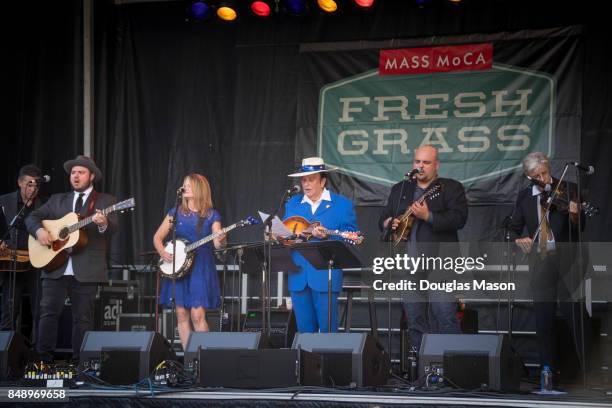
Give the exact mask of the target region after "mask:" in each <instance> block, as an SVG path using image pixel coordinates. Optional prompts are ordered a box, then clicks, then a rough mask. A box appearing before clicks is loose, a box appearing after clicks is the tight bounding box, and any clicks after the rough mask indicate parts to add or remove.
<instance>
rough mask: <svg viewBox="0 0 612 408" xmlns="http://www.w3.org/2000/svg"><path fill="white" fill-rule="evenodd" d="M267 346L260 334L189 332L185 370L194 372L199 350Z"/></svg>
mask: <svg viewBox="0 0 612 408" xmlns="http://www.w3.org/2000/svg"><path fill="white" fill-rule="evenodd" d="M266 346H267V343H266V341H265V340H263V337H262V335H261V333H260V332H248V333H240V332H191V335H190V336H189V340H188V341H187V348H186V349H185V368H187V369H190V370H196V369H197V367H196V366H195V365H194V362H195V360H198V353H199V349H202V350H209V349H214V350H258V349H260V348H264V347H266Z"/></svg>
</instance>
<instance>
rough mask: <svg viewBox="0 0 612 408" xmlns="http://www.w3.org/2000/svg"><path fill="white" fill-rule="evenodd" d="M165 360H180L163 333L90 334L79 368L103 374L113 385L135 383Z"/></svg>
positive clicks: (84, 343)
mask: <svg viewBox="0 0 612 408" xmlns="http://www.w3.org/2000/svg"><path fill="white" fill-rule="evenodd" d="M164 360H176V355H175V354H174V352H173V351H172V349H171V348H170V343H169V342H168V340H166V339H165V338H164V337H162V336H161V335H160V334H159V333H156V332H151V331H143V332H131V331H130V332H95V331H89V332H87V333H85V338H84V339H83V344H82V345H81V353H80V362H79V368H80V369H81V370H83V371H96V372H99V373H100V378H101V379H102V380H104V381H106V382H108V383H110V384H117V385H122V384H134V383H137V382H138V381H140V380H142V379H143V378H146V377H148V376H149V375H150V374H151V372H152V371H153V370H154V369H155V367H156V366H157V365H158V364H159V363H161V362H162V361H164Z"/></svg>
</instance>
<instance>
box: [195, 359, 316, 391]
mask: <svg viewBox="0 0 612 408" xmlns="http://www.w3.org/2000/svg"><path fill="white" fill-rule="evenodd" d="M198 361H199V363H198V367H199V370H198V371H199V373H198V380H199V383H200V385H202V386H205V387H226V388H279V387H294V386H300V385H307V386H319V387H320V386H323V380H322V373H321V356H319V355H318V354H315V353H310V352H308V351H305V350H293V349H262V350H246V349H244V350H220V349H200V353H199V359H198Z"/></svg>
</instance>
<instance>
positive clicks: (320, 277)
mask: <svg viewBox="0 0 612 408" xmlns="http://www.w3.org/2000/svg"><path fill="white" fill-rule="evenodd" d="M329 171H330V169H328V168H326V166H325V163H324V162H323V159H322V158H320V157H309V158H306V159H304V160H302V167H301V168H300V169H299V171H298V172H297V173H293V174H290V175H289V177H300V181H301V184H302V190H303V191H304V194H298V195H296V196H294V197H293V198H292V199H291V200H289V201H288V202H287V204H286V205H285V214H284V219H287V218H290V217H292V216H300V217H303V218H305V219H306V220H307V221H308V222H313V221H318V222H320V225H319V226H316V227H315V228H313V229H312V235H313V237H314V238H317V239H326V238H328V234H327V233H326V229H337V230H344V231H356V230H357V221H356V216H355V210H354V209H353V203H351V201H350V200H348V199H347V198H345V197H343V196H341V195H338V194H335V193H332V192H330V191H329V190H328V189H327V188H325V185H326V183H327V174H326V173H327V172H329ZM292 258H293V262H294V263H295V264H296V265H297V266H298V267H300V270H299V271H298V272H295V273H290V274H289V277H288V287H289V292H290V293H291V301H292V303H293V310H294V311H295V317H296V321H297V326H298V331H299V332H301V333H315V332H319V331H321V332H327V331H328V324H327V297H328V290H327V289H328V288H327V271H322V270H317V269H315V268H314V267H313V266H312V265H311V264H310V263H309V262H308V261H307V260H306V259H305V258H304V257H303V256H302V255H300V254H298V253H297V252H296V251H293V253H292ZM341 290H342V271H341V270H339V269H334V270H333V271H332V293H331V296H332V313H331V316H332V318H331V331H332V332H335V331H337V330H338V294H339V293H340V291H341Z"/></svg>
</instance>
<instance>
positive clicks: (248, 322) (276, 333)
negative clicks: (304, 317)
mask: <svg viewBox="0 0 612 408" xmlns="http://www.w3.org/2000/svg"><path fill="white" fill-rule="evenodd" d="M242 331H243V332H260V331H262V330H261V310H250V311H248V312H247V314H246V318H245V319H244V323H243V325H242ZM296 331H297V325H296V323H295V314H294V313H293V310H281V309H274V310H270V333H269V336H268V338H269V345H270V348H290V347H291V344H293V337H295V333H296Z"/></svg>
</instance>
